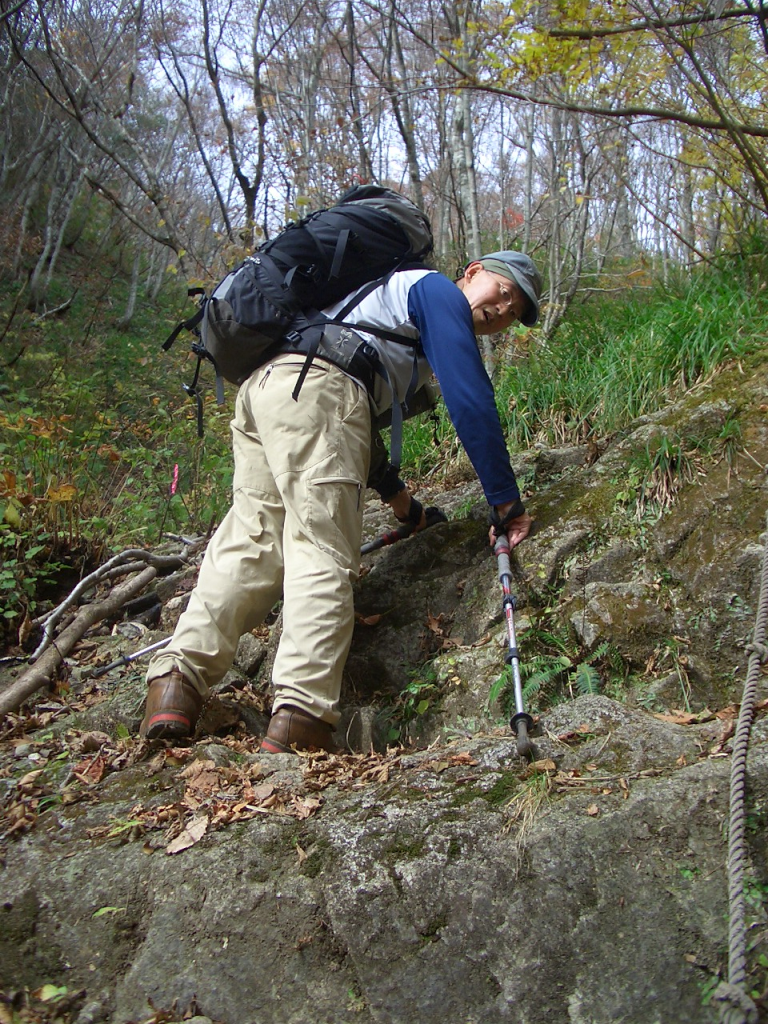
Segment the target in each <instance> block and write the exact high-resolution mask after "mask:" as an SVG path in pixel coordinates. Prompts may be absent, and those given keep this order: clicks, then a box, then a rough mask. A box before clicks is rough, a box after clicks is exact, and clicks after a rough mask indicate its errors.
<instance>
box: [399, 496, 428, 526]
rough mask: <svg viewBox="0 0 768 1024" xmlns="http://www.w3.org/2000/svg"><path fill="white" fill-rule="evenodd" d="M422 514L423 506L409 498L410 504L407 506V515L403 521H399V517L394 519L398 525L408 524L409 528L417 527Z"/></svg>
mask: <svg viewBox="0 0 768 1024" xmlns="http://www.w3.org/2000/svg"><path fill="white" fill-rule="evenodd" d="M423 514H424V506H423V505H422V504H421V502H420V501H417V500H416V499H415V498H411V504H410V505H409V506H408V515H407V516H406V517H405V519H401V518H400V516H395V519H397V521H398V523H409V524H410V525H411V526H418V525H419V523H420V522H421V517H422V515H423Z"/></svg>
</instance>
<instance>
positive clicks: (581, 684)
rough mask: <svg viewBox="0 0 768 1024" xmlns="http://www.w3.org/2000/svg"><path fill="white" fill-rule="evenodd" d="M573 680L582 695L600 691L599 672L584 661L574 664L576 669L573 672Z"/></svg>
mask: <svg viewBox="0 0 768 1024" xmlns="http://www.w3.org/2000/svg"><path fill="white" fill-rule="evenodd" d="M573 682H574V684H575V686H576V689H577V690H578V691H579V693H580V694H581V695H582V696H586V694H589V693H600V683H601V679H600V673H599V672H598V671H597V669H596V668H594V667H593V666H592V665H588V664H587V663H586V662H585V661H582V663H581V664H580V665H577V666H576V671H575V672H574V673H573Z"/></svg>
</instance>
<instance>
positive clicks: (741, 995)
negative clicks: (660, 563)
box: [713, 517, 768, 1024]
mask: <svg viewBox="0 0 768 1024" xmlns="http://www.w3.org/2000/svg"><path fill="white" fill-rule="evenodd" d="M766 528H767V529H768V517H767V518H766ZM766 625H768V534H766V542H765V549H764V551H763V571H762V574H761V577H760V600H759V603H758V606H757V616H756V619H755V634H754V638H753V641H752V643H751V644H750V645H749V647H748V648H747V650H748V651H749V652H750V654H749V662H748V664H747V678H746V682H745V683H744V695H743V697H742V700H741V710H740V711H739V720H738V723H737V725H736V733H735V735H734V739H733V756H732V758H731V793H730V814H729V822H728V899H729V904H730V924H729V930H728V981H727V983H726V982H723V983H722V984H720V985H718V987H717V988H716V989H715V992H714V994H713V999H714V1000H715V1001H716V1002H718V1003H719V1004H720V1021H721V1024H757V1021H758V1011H757V1007H756V1006H755V1004H754V1002H753V1000H752V999H751V998H750V996H749V993H748V992H747V991H746V985H745V982H746V979H747V927H746V920H745V919H746V907H745V900H744V868H745V864H746V862H747V848H746V843H745V841H744V828H745V820H744V819H745V815H744V789H745V786H744V783H745V777H746V772H747V748H748V746H749V733H750V729H751V728H752V717H753V715H754V709H755V695H756V693H757V683H758V680H759V677H760V663H761V662H762V661H765V660H766V658H767V657H768V648H766V645H765V634H766Z"/></svg>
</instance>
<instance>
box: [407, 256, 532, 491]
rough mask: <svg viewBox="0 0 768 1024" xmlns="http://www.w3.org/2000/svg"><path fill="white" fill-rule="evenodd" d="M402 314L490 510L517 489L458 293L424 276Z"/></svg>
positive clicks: (469, 321) (464, 304) (468, 312)
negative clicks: (434, 379)
mask: <svg viewBox="0 0 768 1024" xmlns="http://www.w3.org/2000/svg"><path fill="white" fill-rule="evenodd" d="M408 314H409V316H410V317H411V319H412V320H413V323H414V324H415V325H416V326H417V327H418V329H419V335H420V337H421V345H422V348H423V349H424V355H425V356H426V358H427V361H428V362H429V365H430V366H431V367H432V370H433V371H434V374H435V376H436V377H437V379H438V381H439V382H440V388H441V390H442V393H443V399H444V401H445V405H446V408H447V410H448V415H449V416H450V418H451V422H452V423H453V425H454V426H455V428H456V433H457V434H458V435H459V439H460V440H461V443H462V444H463V445H464V448H465V449H466V452H467V455H468V456H469V459H470V461H471V463H472V465H473V466H474V468H475V472H476V473H477V475H478V477H479V479H480V483H481V484H482V487H483V491H484V493H485V497H486V499H487V500H488V503H489V504H491V505H504V504H506V503H507V502H512V501H516V500H518V499H519V497H520V490H519V488H518V486H517V480H516V479H515V474H514V471H513V469H512V466H511V465H510V462H509V453H508V451H507V445H506V442H505V440H504V434H503V431H502V429H501V423H500V421H499V414H498V412H497V409H496V401H495V399H494V395H493V386H492V384H491V381H490V379H489V377H488V374H487V373H486V371H485V367H484V366H483V361H482V358H481V357H480V351H479V349H478V347H477V340H476V338H475V333H474V330H473V324H472V311H471V309H470V306H469V303H468V302H467V300H466V299H465V298H464V295H463V293H462V292H461V290H460V289H459V288H457V287H456V285H455V284H454V283H453V282H452V281H450V280H449V279H448V278H447V277H444V276H443V275H442V274H426V275H425V276H424V277H422V278H421V280H419V281H417V282H416V284H414V285H413V287H412V288H411V289H410V291H409V293H408Z"/></svg>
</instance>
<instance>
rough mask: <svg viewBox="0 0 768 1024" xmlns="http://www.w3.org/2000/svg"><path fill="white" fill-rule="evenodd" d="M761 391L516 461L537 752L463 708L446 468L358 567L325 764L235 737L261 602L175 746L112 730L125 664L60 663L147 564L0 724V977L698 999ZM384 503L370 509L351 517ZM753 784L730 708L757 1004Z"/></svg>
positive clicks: (356, 991) (712, 944)
mask: <svg viewBox="0 0 768 1024" xmlns="http://www.w3.org/2000/svg"><path fill="white" fill-rule="evenodd" d="M767 413H768V384H767V383H766V376H765V366H764V365H760V364H759V363H758V362H756V364H755V365H753V366H752V367H751V368H746V367H744V368H742V367H734V368H733V369H732V370H730V371H728V372H726V373H724V374H722V375H720V376H719V377H718V378H716V379H714V380H712V381H710V382H709V383H708V384H707V385H706V386H705V387H702V388H700V389H699V390H698V392H697V393H695V394H689V395H686V396H685V398H684V399H683V400H682V401H681V402H680V403H678V404H677V405H675V406H673V407H670V408H668V409H666V410H664V412H663V413H661V414H659V415H657V416H654V417H649V418H647V419H645V420H643V421H641V422H637V423H635V424H633V427H632V429H631V430H630V431H627V432H626V433H625V434H624V435H623V436H620V437H615V438H613V439H611V441H610V443H609V444H607V445H606V446H605V447H604V448H603V449H602V450H595V449H594V448H588V447H586V446H585V447H584V448H572V449H567V450H563V449H560V450H556V451H549V450H543V449H542V450H537V451H532V452H530V453H528V454H527V455H526V456H525V458H524V459H523V460H522V462H521V478H522V479H523V480H524V481H525V482H526V485H527V486H528V488H529V490H530V492H531V499H530V502H529V505H530V508H531V511H532V512H533V513H534V514H535V516H536V520H537V531H536V533H535V534H534V535H533V536H532V537H531V538H529V540H528V541H526V542H525V544H523V545H522V546H521V547H520V548H519V549H518V551H517V553H516V557H515V564H514V569H515V576H516V580H515V582H516V588H517V596H518V600H519V610H518V613H517V620H518V630H519V640H520V648H521V654H522V659H523V662H524V667H525V669H526V679H527V680H528V682H529V683H531V684H532V685H531V686H530V688H529V691H528V701H529V707H530V708H531V710H532V711H534V712H535V713H536V714H537V717H538V716H539V715H540V718H539V725H538V735H537V736H536V738H535V744H536V754H535V757H536V760H535V763H534V764H529V763H527V762H524V761H522V760H521V759H519V758H518V757H517V755H516V751H515V745H514V741H513V739H512V738H511V737H510V736H509V732H508V729H507V727H506V725H505V717H504V715H503V714H502V713H501V711H500V709H499V706H498V705H497V704H495V703H493V702H490V701H489V691H490V688H491V686H492V685H493V683H494V682H495V681H496V680H497V679H498V677H499V675H500V674H501V670H502V667H503V660H504V653H505V631H504V628H503V625H502V619H501V606H500V592H499V587H498V583H497V580H496V573H495V563H494V560H493V558H492V557H491V556H490V554H489V551H488V548H487V538H486V528H485V525H484V523H483V521H482V520H483V503H482V501H481V500H480V495H479V493H478V491H477V488H476V485H473V484H465V485H462V486H458V487H453V488H450V489H449V488H447V487H446V486H438V485H435V486H434V487H433V488H432V489H431V490H429V491H428V490H427V489H425V491H424V493H423V494H422V495H420V496H421V497H425V498H426V499H427V500H428V501H437V502H438V503H439V504H441V506H442V507H443V508H444V509H445V511H446V512H448V513H449V519H450V521H449V522H448V523H446V524H443V525H439V526H436V527H434V528H432V529H431V530H429V531H426V532H425V533H423V534H421V535H419V536H415V537H413V538H411V539H409V540H407V541H403V542H401V543H400V544H397V545H394V546H392V547H391V548H388V549H384V550H382V551H380V552H377V553H375V554H373V555H371V556H368V557H366V559H365V560H364V561H365V565H366V571H365V573H364V575H363V576H362V577H361V581H360V584H359V586H358V595H357V609H358V613H359V618H360V621H359V624H358V627H357V629H356V635H355V640H354V644H353V649H352V653H351V656H350V659H349V664H348V674H347V680H346V692H345V701H346V705H345V706H346V712H345V718H344V721H343V728H342V730H341V731H340V738H341V739H344V740H346V741H347V743H348V745H349V747H350V748H351V749H350V752H349V753H347V754H345V755H340V756H338V757H326V756H322V757H320V756H310V757H303V758H293V757H289V756H285V757H283V756H280V757H259V755H258V753H257V751H258V735H259V732H260V730H261V729H262V728H263V724H264V721H265V711H266V708H267V706H268V693H267V687H266V685H265V683H264V680H265V679H268V675H269V664H270V660H271V651H272V649H273V647H274V643H275V639H276V633H277V631H278V629H279V620H278V623H277V624H276V625H274V626H273V627H272V630H271V635H267V633H266V632H265V633H264V634H263V635H261V636H259V637H248V638H245V639H244V640H243V642H242V644H241V650H240V652H239V656H238V663H237V665H236V668H235V670H234V671H233V673H231V674H230V676H229V677H228V678H227V680H225V683H224V685H223V686H222V687H221V692H220V693H219V695H218V696H217V697H216V698H215V699H214V700H212V701H211V703H210V705H209V707H208V709H207V714H206V719H205V723H204V728H203V729H202V730H201V732H200V734H199V735H198V737H197V738H196V740H195V742H194V743H191V744H189V745H186V746H184V747H180V748H162V749H159V750H150V749H148V748H147V747H146V745H144V744H141V743H138V742H137V741H136V740H135V739H134V738H133V737H134V734H135V732H134V731H135V727H136V725H137V722H138V719H139V717H140V709H141V699H142V691H143V685H142V683H141V672H140V669H138V668H136V667H131V668H124V669H120V670H115V671H114V672H112V673H111V674H109V675H107V676H106V677H104V679H103V680H101V681H99V682H98V683H96V682H94V681H93V680H89V678H88V671H89V668H90V667H91V666H92V664H94V663H95V662H98V661H101V662H106V661H108V660H109V659H110V658H111V657H112V656H114V654H115V652H116V651H122V650H124V649H127V648H128V647H130V645H131V644H133V646H134V647H138V646H141V645H143V644H145V643H148V642H151V640H152V639H154V638H155V635H157V636H158V637H159V636H161V635H162V633H163V630H167V629H168V628H169V626H170V624H171V622H172V619H173V617H174V616H175V615H176V614H178V608H179V605H180V603H181V601H183V589H184V586H186V585H187V583H185V582H184V581H183V580H182V581H179V580H175V581H174V582H173V583H172V584H169V583H168V582H167V581H165V582H164V583H162V584H161V585H160V588H161V589H162V593H163V599H164V601H165V605H164V611H163V620H162V621H161V624H160V627H161V628H160V630H159V631H158V632H157V634H155V633H149V634H146V635H143V636H142V637H141V638H140V639H139V638H137V639H134V640H130V641H127V640H126V639H125V638H124V637H122V636H121V635H119V634H117V635H115V636H112V637H104V638H101V639H100V638H98V637H96V638H89V640H88V641H87V642H85V643H84V644H82V645H81V647H80V649H79V650H78V652H77V654H76V657H75V658H74V659H72V663H71V665H70V680H69V682H70V690H69V693H68V694H67V695H66V696H65V697H64V698H62V697H55V696H51V695H46V696H45V697H41V698H40V699H38V700H37V701H36V702H33V707H32V709H31V714H29V715H25V716H12V717H11V718H10V719H9V720H8V721H6V723H5V724H4V726H3V732H2V734H1V737H0V744H1V746H2V754H1V756H2V762H1V764H2V767H1V768H0V787H1V788H0V792H2V794H3V800H4V822H5V824H4V831H5V838H4V840H3V868H2V872H0V890H1V895H0V908H1V909H0V923H1V924H2V927H0V951H1V953H0V987H2V989H3V991H4V992H5V993H6V997H7V999H12V998H15V1000H16V1004H15V1005H16V1006H17V1008H18V1007H21V1006H22V1004H26V1006H27V1008H26V1010H24V1011H23V1012H24V1013H26V1014H27V1017H26V1019H28V1020H53V1019H54V1015H55V1014H58V1019H60V1020H64V1021H71V1022H77V1024H88V1022H95V1021H99V1020H109V1021H114V1022H119V1024H126V1022H128V1021H145V1020H155V1021H159V1020H166V1021H167V1020H180V1019H182V1018H184V1017H186V1019H192V1018H194V1017H195V1016H197V1019H198V1020H199V1021H204V1020H205V1019H206V1018H208V1019H209V1020H215V1021H223V1022H224V1024H267V1022H268V1024H272V1022H286V1024H289V1022H290V1024H304V1022H310V1021H312V1022H319V1024H347V1022H357V1021H360V1022H366V1021H371V1022H377V1024H383V1022H392V1024H411V1022H416V1021H418V1022H420V1024H424V1022H430V1021H435V1022H437V1021H440V1022H441V1024H466V1022H469V1021H472V1022H475V1024H485V1022H488V1024H491V1022H493V1024H496V1022H520V1024H523V1022H525V1024H552V1022H558V1024H559V1022H566V1021H571V1022H576V1024H603V1022H608V1021H619V1020H622V1021H627V1022H636V1024H667V1022H670V1024H672V1022H676V1024H677V1022H688V1021H690V1022H694V1021H696V1022H700V1021H713V1022H714V1021H715V1020H717V1008H716V1004H715V1002H713V999H712V994H713V991H714V990H715V988H716V986H717V983H718V981H719V980H720V979H722V978H724V977H725V972H726V959H727V911H728V902H727V889H726V881H725V860H726V838H725V828H726V822H727V809H728V775H729V765H730V757H729V754H730V741H731V737H732V733H733V727H734V717H735V713H736V709H735V707H734V704H735V703H736V702H738V700H739V698H740V692H741V687H742V685H743V680H744V675H745V670H746V663H747V651H746V649H745V647H746V644H747V643H748V642H749V640H750V638H751V636H752V630H753V628H754V624H755V613H756V609H757V603H758V594H759V586H760V567H761V559H762V556H763V549H764V545H765V542H766V533H765V529H766V520H765V516H766V509H767V508H768V477H767V476H766V473H765V469H764V467H765V466H766V465H768V415H766V414H767ZM385 525H389V524H388V523H387V522H386V520H385V518H384V516H383V513H382V512H381V510H380V508H379V507H378V506H377V505H376V504H374V503H371V505H370V506H369V510H368V514H367V518H366V528H367V534H368V535H369V536H370V535H373V534H375V533H376V532H378V531H379V530H381V529H383V528H384V527H385ZM186 576H187V577H193V576H194V569H190V570H188V571H187V572H186ZM174 594H175V596H173V595H174ZM179 598H181V600H180V599H179ZM121 628H122V629H125V628H126V627H125V625H123V626H122V627H121ZM6 674H7V673H6ZM537 674H538V675H537ZM764 679H765V682H766V683H768V677H764ZM537 680H538V688H537V686H536V683H537ZM596 689H599V690H600V692H599V693H594V692H587V691H594V690H596ZM765 690H766V686H765V683H763V684H762V685H761V693H760V694H759V697H760V698H761V699H762V698H763V697H765V696H766V693H765ZM582 691H584V692H583V693H582ZM503 699H504V694H503V693H502V700H503ZM401 741H402V743H401ZM388 744H389V746H388ZM767 808H768V747H766V725H765V722H764V720H763V718H762V708H760V709H759V714H758V717H757V718H756V721H755V724H754V728H753V735H752V741H751V746H750V760H749V790H748V808H747V812H748V817H747V835H748V842H749V846H750V863H749V866H748V873H747V874H748V880H747V888H746V894H747V906H748V915H749V919H748V925H749V936H750V953H749V971H750V976H749V986H750V988H751V989H752V990H754V991H755V992H756V993H757V994H758V996H759V994H760V993H762V991H763V990H764V989H765V987H766V983H767V974H768V971H767V968H766V965H768V949H766V934H768V932H767V931H766V925H767V921H768V919H767V918H766V913H765V906H764V905H765V900H766V897H767V895H768V865H766V862H765V853H764V848H765V831H764V830H765V815H766V809H767ZM44 986H48V987H47V988H46V987H44ZM44 997H47V998H44ZM758 1002H759V1000H758ZM3 1012H6V1015H7V1017H8V1019H13V1018H12V1017H10V1016H8V1015H9V1014H10V1013H11V1009H10V1008H9V1007H7V1008H6V1009H4V1008H3V1005H0V1014H2V1013H3ZM18 1012H22V1011H21V1010H19V1011H18ZM755 1012H758V1011H757V1009H756V1010H755ZM760 1012H762V1011H760ZM0 1019H2V1018H1V1017H0ZM20 1019H24V1018H20Z"/></svg>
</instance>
